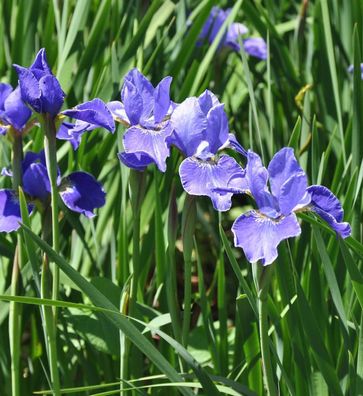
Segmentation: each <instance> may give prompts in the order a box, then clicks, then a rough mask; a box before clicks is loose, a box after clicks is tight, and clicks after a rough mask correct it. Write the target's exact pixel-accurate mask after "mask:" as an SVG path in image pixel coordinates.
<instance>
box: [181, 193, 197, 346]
mask: <svg viewBox="0 0 363 396" xmlns="http://www.w3.org/2000/svg"><path fill="white" fill-rule="evenodd" d="M196 210H197V209H196V202H195V198H194V197H192V196H190V195H187V196H186V198H185V204H184V209H183V217H182V239H183V258H184V315H183V326H182V342H183V345H184V346H185V347H186V346H187V345H188V336H189V331H190V317H191V303H192V251H193V236H194V228H195V219H196Z"/></svg>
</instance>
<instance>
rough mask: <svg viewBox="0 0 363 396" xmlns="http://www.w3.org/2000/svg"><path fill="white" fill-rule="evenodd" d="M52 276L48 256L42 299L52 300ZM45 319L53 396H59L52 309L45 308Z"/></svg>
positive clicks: (46, 258)
mask: <svg viewBox="0 0 363 396" xmlns="http://www.w3.org/2000/svg"><path fill="white" fill-rule="evenodd" d="M51 277H52V274H51V271H50V268H49V261H48V256H47V255H44V257H43V266H42V278H41V292H40V294H41V298H50V297H51V295H50V294H51V293H50V291H51V283H52V280H51ZM43 317H44V321H45V323H44V324H45V330H46V335H47V343H48V349H47V351H48V359H49V365H50V375H51V380H52V386H53V394H54V395H55V396H59V395H60V394H61V393H60V382H59V374H58V365H57V342H56V334H55V322H54V313H53V310H52V307H50V306H45V305H44V306H43Z"/></svg>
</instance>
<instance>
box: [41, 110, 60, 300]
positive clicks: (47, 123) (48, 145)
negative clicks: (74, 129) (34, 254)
mask: <svg viewBox="0 0 363 396" xmlns="http://www.w3.org/2000/svg"><path fill="white" fill-rule="evenodd" d="M43 117H44V118H43V121H44V122H43V128H44V151H45V161H46V165H47V171H48V177H49V180H50V188H51V208H52V240H53V250H54V251H55V252H56V253H59V224H58V186H57V176H58V166H57V144H56V141H57V140H56V132H57V131H56V126H55V121H54V118H53V117H51V116H50V115H49V114H45V115H44V116H43ZM52 273H53V288H52V298H53V299H54V300H56V299H57V298H58V293H59V268H58V267H57V266H56V265H53V268H52Z"/></svg>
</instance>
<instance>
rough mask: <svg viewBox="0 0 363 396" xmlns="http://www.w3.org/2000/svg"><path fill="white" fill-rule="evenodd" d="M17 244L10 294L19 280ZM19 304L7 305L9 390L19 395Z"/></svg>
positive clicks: (15, 293) (16, 286) (15, 288)
mask: <svg viewBox="0 0 363 396" xmlns="http://www.w3.org/2000/svg"><path fill="white" fill-rule="evenodd" d="M19 257H20V254H19V245H17V247H16V250H15V256H14V263H13V271H12V276H11V295H12V296H16V295H17V294H18V293H17V292H18V281H19V262H18V260H19ZM20 320H21V306H20V304H18V303H16V302H10V307H9V339H10V355H11V391H12V393H11V394H12V395H13V396H20V372H19V368H20V333H21V324H20Z"/></svg>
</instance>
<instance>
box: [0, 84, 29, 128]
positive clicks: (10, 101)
mask: <svg viewBox="0 0 363 396" xmlns="http://www.w3.org/2000/svg"><path fill="white" fill-rule="evenodd" d="M30 116H31V110H30V109H29V108H28V107H27V106H26V105H25V103H24V102H23V101H22V99H21V93H20V88H19V87H17V88H15V89H13V88H12V86H11V85H9V84H4V83H0V134H1V135H4V134H5V133H6V131H7V129H8V128H9V127H10V126H11V127H13V128H14V129H15V130H17V131H19V132H21V131H22V130H23V129H24V127H25V125H26V123H27V122H28V120H29V118H30Z"/></svg>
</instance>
